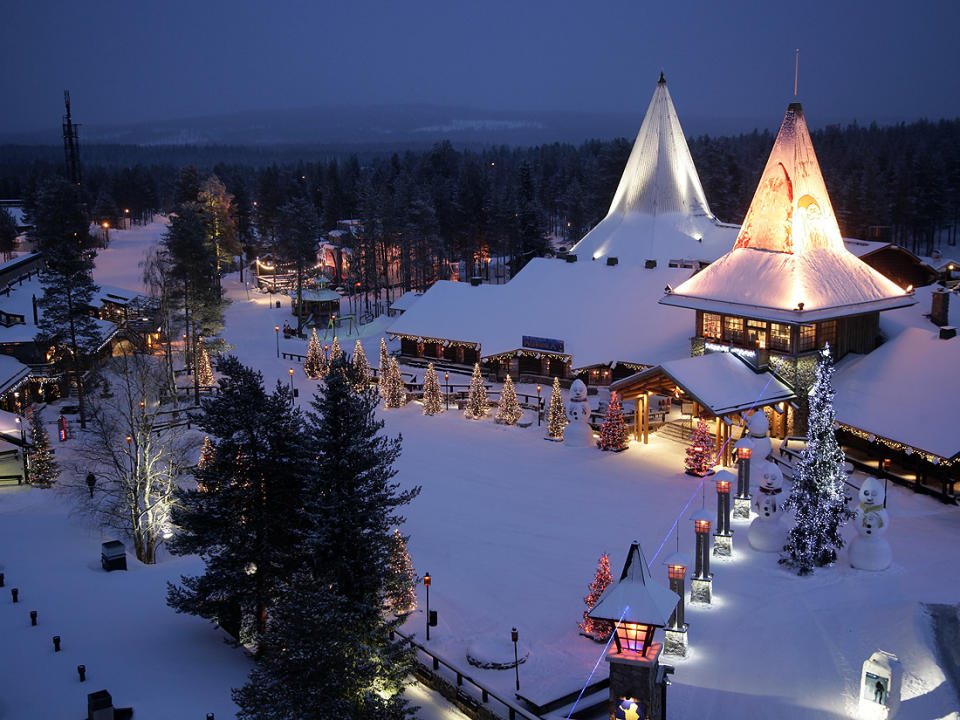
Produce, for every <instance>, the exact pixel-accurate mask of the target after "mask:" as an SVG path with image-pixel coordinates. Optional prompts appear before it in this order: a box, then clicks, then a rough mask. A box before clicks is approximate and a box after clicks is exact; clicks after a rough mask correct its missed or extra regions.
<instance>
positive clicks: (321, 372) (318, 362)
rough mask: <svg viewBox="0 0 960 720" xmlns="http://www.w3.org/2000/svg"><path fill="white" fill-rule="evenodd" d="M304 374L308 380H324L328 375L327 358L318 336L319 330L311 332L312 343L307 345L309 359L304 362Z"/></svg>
mask: <svg viewBox="0 0 960 720" xmlns="http://www.w3.org/2000/svg"><path fill="white" fill-rule="evenodd" d="M303 372H304V373H305V374H306V376H307V377H308V378H313V379H314V380H316V379H322V378H324V377H326V375H327V356H326V355H325V354H324V353H323V345H321V344H320V338H319V336H318V335H317V329H316V328H314V329H313V330H312V331H311V332H310V342H309V343H307V357H306V359H305V360H304V361H303Z"/></svg>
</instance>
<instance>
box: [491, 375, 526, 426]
mask: <svg viewBox="0 0 960 720" xmlns="http://www.w3.org/2000/svg"><path fill="white" fill-rule="evenodd" d="M522 416H523V410H522V409H521V408H520V403H518V402H517V391H516V389H515V388H514V387H513V380H512V379H511V378H510V375H507V379H506V380H504V381H503V390H501V391H500V402H499V403H498V404H497V418H496V420H497V422H498V423H500V424H501V425H516V424H517V421H518V420H520V418H521V417H522Z"/></svg>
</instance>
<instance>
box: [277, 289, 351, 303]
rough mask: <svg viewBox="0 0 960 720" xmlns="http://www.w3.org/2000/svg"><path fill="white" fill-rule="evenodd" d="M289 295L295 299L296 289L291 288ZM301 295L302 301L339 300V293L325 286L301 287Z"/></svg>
mask: <svg viewBox="0 0 960 720" xmlns="http://www.w3.org/2000/svg"><path fill="white" fill-rule="evenodd" d="M289 295H290V297H291V298H293V299H294V300H296V299H297V291H296V290H291V291H290V293H289ZM301 297H302V298H303V300H304V302H330V301H331V300H339V299H340V293H338V292H336V291H334V290H327V289H326V288H303V290H301Z"/></svg>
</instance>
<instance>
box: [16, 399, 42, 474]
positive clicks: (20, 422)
mask: <svg viewBox="0 0 960 720" xmlns="http://www.w3.org/2000/svg"><path fill="white" fill-rule="evenodd" d="M17 427H19V428H20V455H21V456H22V457H23V481H24V482H27V435H26V433H24V431H23V418H21V417H20V416H19V415H18V416H17ZM33 441H34V442H36V441H37V439H36V438H34V439H33Z"/></svg>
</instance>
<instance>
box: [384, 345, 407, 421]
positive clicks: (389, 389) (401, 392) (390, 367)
mask: <svg viewBox="0 0 960 720" xmlns="http://www.w3.org/2000/svg"><path fill="white" fill-rule="evenodd" d="M381 386H382V389H383V407H384V409H385V410H394V409H396V408H401V407H403V406H404V404H405V403H406V401H407V391H406V388H404V386H403V377H402V376H401V375H400V363H398V362H397V359H396V358H390V359H389V360H388V361H387V372H386V375H385V376H384V377H382V378H381Z"/></svg>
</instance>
